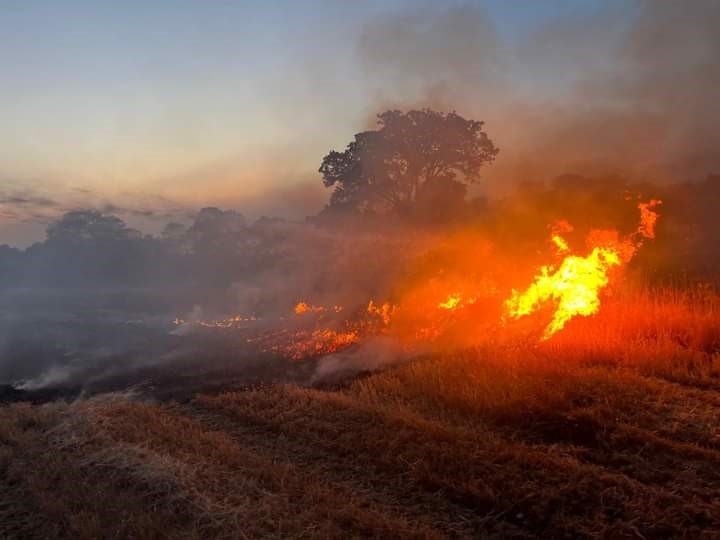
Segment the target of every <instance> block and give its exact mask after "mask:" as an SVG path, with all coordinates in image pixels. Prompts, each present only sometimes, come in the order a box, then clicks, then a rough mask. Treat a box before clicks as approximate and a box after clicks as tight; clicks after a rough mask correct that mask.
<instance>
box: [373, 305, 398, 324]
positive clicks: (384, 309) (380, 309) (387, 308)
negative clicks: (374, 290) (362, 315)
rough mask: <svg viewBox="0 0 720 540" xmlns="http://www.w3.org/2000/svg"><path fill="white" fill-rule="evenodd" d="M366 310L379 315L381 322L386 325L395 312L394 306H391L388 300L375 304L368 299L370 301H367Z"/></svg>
mask: <svg viewBox="0 0 720 540" xmlns="http://www.w3.org/2000/svg"><path fill="white" fill-rule="evenodd" d="M367 312H368V313H369V314H370V315H375V316H377V317H379V318H380V320H381V321H382V322H383V324H384V325H385V326H387V325H388V324H390V319H391V318H392V315H393V313H394V312H395V306H393V305H392V304H390V303H389V302H385V303H384V304H381V305H377V304H375V302H373V301H372V300H370V302H369V303H368V307H367Z"/></svg>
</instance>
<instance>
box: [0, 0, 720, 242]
mask: <svg viewBox="0 0 720 540" xmlns="http://www.w3.org/2000/svg"><path fill="white" fill-rule="evenodd" d="M78 4H82V2H80V3H78ZM135 7H136V8H138V9H137V12H135V13H134V15H132V16H130V15H128V14H127V13H125V14H122V15H121V14H117V13H114V11H113V10H112V9H109V8H108V9H107V10H101V9H99V8H97V7H91V6H85V11H83V12H82V13H83V17H84V18H82V19H81V18H78V17H75V18H73V14H75V15H77V13H75V11H77V9H78V6H74V7H72V8H71V7H70V6H67V10H68V13H62V8H61V7H59V6H58V7H56V8H50V7H48V6H42V5H41V4H39V3H34V2H28V3H27V5H26V6H25V7H22V8H21V7H17V6H16V7H14V8H13V9H11V10H9V11H8V12H7V13H6V15H7V17H6V25H7V28H5V30H6V31H4V32H3V33H4V34H5V35H7V36H8V43H7V46H5V47H3V52H2V58H3V60H4V61H5V63H6V65H8V66H10V67H9V69H8V70H6V72H5V73H4V74H3V76H2V77H3V85H2V86H3V89H2V91H0V108H2V109H5V110H6V112H7V113H8V114H7V115H4V117H5V119H6V120H5V121H4V122H3V126H2V127H0V178H2V179H3V186H2V187H3V189H2V192H1V193H0V211H1V215H0V242H3V241H4V242H8V243H11V244H16V245H27V244H28V243H30V242H31V241H34V240H39V239H41V238H42V231H43V230H44V225H45V224H46V223H47V222H48V221H49V220H50V219H51V218H55V217H57V216H59V215H60V214H61V213H62V212H63V211H65V210H67V209H70V208H78V207H93V208H97V209H99V210H104V209H105V210H115V212H116V213H118V214H120V215H121V216H122V217H123V218H124V219H126V220H128V221H129V222H130V223H131V224H132V225H133V226H135V227H136V228H139V229H141V230H143V231H148V232H155V233H156V232H158V230H159V228H161V226H162V225H161V224H160V221H162V219H164V218H166V217H169V216H170V215H172V218H171V219H173V220H178V219H181V218H183V217H184V218H185V219H184V220H185V221H186V222H187V221H188V219H189V217H188V216H189V215H191V214H192V212H193V211H194V210H195V209H197V208H198V207H202V206H208V205H213V206H223V207H235V208H238V209H240V210H242V211H243V213H245V214H247V215H249V216H252V217H259V216H260V215H263V214H270V215H280V216H283V217H290V218H293V219H298V218H302V217H303V215H304V214H307V215H311V214H314V213H316V212H317V211H318V210H320V209H321V208H322V206H323V204H324V202H325V201H326V197H327V193H325V192H323V190H322V188H321V187H319V182H318V184H316V185H315V186H314V187H311V186H313V182H314V181H316V179H317V175H316V172H315V171H316V169H317V166H318V163H319V160H320V157H321V156H322V155H323V154H324V153H325V152H326V151H327V150H328V149H330V148H332V147H334V148H336V149H342V148H343V147H344V145H345V144H346V143H347V141H348V140H349V138H350V135H351V134H352V133H355V132H357V131H359V130H361V129H363V128H364V127H369V126H372V125H374V116H375V114H377V113H378V112H381V111H382V110H385V109H387V108H389V107H397V108H400V109H403V110H407V109H408V108H412V107H419V106H431V107H433V108H435V109H439V110H448V109H456V110H457V111H458V112H460V113H461V114H463V115H465V116H467V117H471V118H477V119H481V120H485V121H486V122H487V131H488V133H489V135H490V136H491V137H492V138H493V140H494V141H495V142H496V143H497V145H498V146H499V147H500V148H501V153H500V155H499V156H498V159H497V160H496V162H495V163H494V164H493V165H492V166H491V167H489V168H488V169H487V170H486V171H485V174H484V176H485V180H486V184H485V186H484V187H481V188H480V189H481V190H484V191H486V192H489V193H496V194H497V193H506V192H507V190H508V186H509V185H511V184H514V183H517V182H521V181H527V180H547V179H549V178H552V177H554V176H557V175H559V174H564V173H580V174H586V175H588V174H591V175H592V174H607V173H617V174H621V175H623V176H627V177H630V178H631V179H632V180H636V181H675V182H678V181H685V180H688V179H691V180H698V179H703V178H704V177H705V176H706V175H707V174H711V173H717V172H718V171H719V170H720V163H718V161H719V160H720V157H718V153H717V152H716V151H715V148H714V145H715V143H714V141H715V140H716V138H717V136H718V133H717V130H718V127H717V126H718V125H720V107H719V106H718V104H717V100H716V98H715V95H714V89H715V88H716V87H717V84H718V82H719V80H720V68H718V63H717V61H716V58H717V57H718V54H720V38H718V33H717V32H716V28H717V26H718V23H720V5H718V3H717V2H713V1H712V0H698V1H695V2H690V3H680V2H672V1H666V0H660V1H649V0H647V1H637V2H632V3H628V2H609V3H605V2H603V3H601V2H597V1H593V0H588V1H585V2H564V1H562V2H554V3H535V2H519V3H505V2H496V1H491V0H489V1H486V2H470V1H467V2H453V3H450V4H444V5H437V4H435V3H430V2H421V3H417V2H403V1H397V2H393V3H390V4H385V3H383V4H382V5H380V4H374V3H367V4H365V5H364V6H362V7H360V6H356V7H352V8H351V7H345V8H342V7H340V6H338V5H331V4H324V3H319V4H318V5H315V6H314V7H313V8H311V7H310V6H305V8H303V9H301V8H300V6H293V7H289V6H285V7H284V8H283V9H285V11H288V10H289V11H288V13H287V16H288V17H291V18H292V17H295V19H294V20H295V23H294V25H293V26H292V27H291V29H290V30H288V27H287V25H288V22H287V20H285V19H282V18H281V19H274V17H275V15H276V13H275V10H276V9H277V6H275V7H267V8H264V9H259V11H257V12H256V13H254V15H255V16H256V17H257V20H258V21H266V23H267V24H265V23H262V24H263V28H264V33H263V34H262V35H261V34H258V33H257V31H256V30H254V29H248V31H247V32H245V33H243V32H237V31H236V29H235V28H234V27H233V31H232V32H230V27H228V23H230V22H231V21H238V20H241V19H242V20H247V15H248V14H247V13H242V12H241V10H239V8H234V7H228V6H226V7H223V8H218V10H217V11H216V12H213V10H207V12H203V13H202V14H198V13H195V12H194V10H195V9H196V8H195V7H191V6H189V5H188V6H184V7H180V8H179V9H178V11H177V12H176V13H175V14H174V15H173V16H172V17H170V18H167V17H165V16H164V15H163V14H161V13H159V12H157V11H155V10H154V8H152V7H142V8H141V7H140V6H139V5H138V6H135ZM247 9H250V8H247ZM253 9H254V8H253ZM310 14H312V15H313V17H309V15H310ZM58 17H60V18H62V20H64V21H66V22H67V26H66V27H62V28H60V27H57V25H56V23H55V20H56V19H57V18H58ZM160 19H162V21H163V25H167V28H168V34H166V35H163V36H160V37H157V35H156V33H155V32H153V31H152V30H153V29H154V28H155V25H156V23H158V22H159V21H160ZM190 20H197V21H199V22H200V23H202V24H200V25H199V26H197V27H195V28H194V29H192V30H191V29H190V27H189V26H188V24H189V21H190ZM110 21H116V24H114V25H113V31H112V32H111V33H109V34H107V35H105V36H99V35H97V34H96V32H97V29H98V28H103V26H104V25H108V24H109V22H110ZM270 21H273V22H272V23H271V22H270ZM87 24H90V25H91V26H87ZM19 28H25V29H26V31H24V32H23V33H18V29H19ZM131 29H132V30H131ZM27 30H30V35H29V36H28V32H27ZM73 31H74V33H70V32H73ZM131 31H132V33H133V36H134V38H133V40H128V39H125V37H127V36H128V35H129V32H131ZM35 34H37V35H35ZM238 35H244V37H242V38H240V37H234V36H238ZM33 36H34V37H35V38H36V39H34V40H33V39H32V37H33ZM183 36H185V37H188V36H192V37H195V38H197V39H199V40H200V42H202V43H203V46H202V47H200V48H198V49H196V50H188V49H187V48H186V46H185V45H181V43H182V39H181V38H182V37H183ZM288 37H290V38H291V42H292V44H293V46H292V50H289V49H287V46H286V45H282V44H283V43H287V41H288V40H287V38H288ZM281 38H282V39H281ZM82 39H95V42H96V43H95V46H94V47H91V48H88V47H83V48H81V49H78V48H77V45H78V43H79V41H78V40H80V42H81V40H82ZM253 40H255V41H253ZM31 42H32V43H31ZM150 44H152V47H150ZM143 46H147V47H149V50H151V51H152V54H150V55H149V56H148V58H147V62H146V63H143V62H140V61H138V60H137V58H139V56H138V54H137V50H136V49H135V47H143ZM328 50H332V51H333V54H332V55H329V54H327V51H328ZM251 51H252V52H251ZM97 55H104V56H100V57H102V59H103V62H102V63H98V60H99V58H100V57H99V56H97ZM248 55H255V56H254V58H255V59H254V60H250V58H249V56H248ZM21 58H26V59H29V60H27V61H25V63H23V62H22V61H21V60H20V59H21ZM211 58H212V59H215V60H213V61H210V59H211ZM238 58H243V59H244V60H243V62H245V63H244V64H243V63H242V62H240V61H239V60H237V59H238ZM28 62H30V63H28ZM32 62H34V63H32ZM52 62H56V63H57V62H61V63H64V64H65V67H66V70H67V72H68V73H75V74H76V75H77V78H76V82H75V83H74V84H70V82H68V81H67V80H64V79H62V78H60V75H59V74H58V72H57V71H56V70H51V69H47V70H44V71H40V70H39V69H38V68H42V66H44V65H46V64H48V63H52ZM239 62H240V63H239ZM48 65H49V64H48ZM159 65H160V66H164V69H163V70H160V71H158V70H156V69H154V68H153V66H154V67H157V66H159ZM263 65H265V66H270V65H274V66H276V67H278V69H277V70H273V71H272V73H273V75H271V74H269V72H268V71H266V70H265V69H264V68H262V67H261V66H263ZM189 66H190V67H192V68H193V69H192V70H189ZM89 68H91V69H89ZM151 68H152V69H151ZM240 73H242V77H240ZM280 74H282V76H281V75H280ZM283 76H284V77H285V78H286V79H284V80H283ZM199 81H204V82H203V84H200V83H199ZM108 83H114V87H113V89H112V90H109V89H108V86H107V85H108ZM83 85H84V86H83ZM121 85H123V86H124V87H125V88H126V90H127V91H126V92H125V93H124V94H122V95H114V94H113V93H114V92H117V88H120V87H121ZM181 88H182V89H184V90H183V92H180V90H179V89H181ZM128 92H130V93H128ZM101 96H106V97H105V98H102V97H101ZM106 98H107V99H106ZM110 98H112V99H110ZM80 104H83V105H82V106H81V105H80ZM81 118H82V119H85V121H83V122H79V121H78V119H81ZM91 141H92V142H91ZM13 179H14V180H13ZM12 185H19V186H20V187H19V188H11V189H10V188H8V186H12Z"/></svg>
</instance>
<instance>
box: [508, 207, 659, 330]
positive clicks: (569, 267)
mask: <svg viewBox="0 0 720 540" xmlns="http://www.w3.org/2000/svg"><path fill="white" fill-rule="evenodd" d="M659 204H661V201H658V200H654V199H653V200H651V201H649V202H647V203H640V204H639V205H638V208H639V210H640V225H639V226H638V229H637V231H636V232H635V233H634V235H631V237H632V236H634V237H637V236H639V237H640V238H639V239H638V240H635V241H634V242H633V240H631V239H626V240H623V241H618V240H617V237H618V235H617V232H616V231H593V232H591V233H590V235H589V236H588V241H589V243H590V244H591V248H592V251H591V252H590V254H589V255H587V256H585V257H581V256H579V255H568V256H566V257H565V258H564V259H563V261H562V263H561V264H560V265H559V267H558V268H557V269H555V267H554V266H552V265H546V266H542V267H541V268H540V272H539V274H538V275H537V276H536V277H535V280H534V281H533V283H532V284H531V285H530V286H529V287H528V288H527V289H526V290H525V291H524V292H522V293H520V292H518V291H516V290H514V289H513V291H512V295H511V296H510V298H509V299H508V300H506V302H505V312H506V316H507V317H510V318H513V319H519V318H520V317H523V316H525V315H529V314H531V313H533V312H535V311H537V310H538V309H539V308H540V307H541V306H542V305H543V304H545V303H546V302H548V301H550V300H552V301H554V302H555V312H554V314H553V318H552V320H551V322H550V324H548V326H547V327H546V328H545V331H544V333H543V336H542V338H543V339H548V338H550V337H551V336H552V335H553V334H555V333H556V332H558V331H560V330H562V329H563V327H564V326H565V324H566V323H567V322H568V321H569V320H570V319H572V318H573V317H575V316H577V315H582V316H584V317H587V316H589V315H593V314H595V313H597V312H598V310H599V309H600V297H599V293H600V291H601V290H602V289H604V288H605V287H606V286H607V285H608V283H609V280H610V277H609V271H610V269H611V268H612V267H615V266H620V265H621V264H623V263H625V262H628V261H629V260H630V259H631V258H632V256H633V255H634V254H635V252H636V251H637V249H638V248H639V247H640V246H641V245H642V241H643V239H645V238H654V237H655V224H656V223H657V218H658V214H657V212H656V211H655V207H656V206H658V205H659ZM552 240H553V242H554V243H555V245H556V246H558V248H559V251H558V252H559V253H560V252H565V251H568V250H569V247H568V244H567V242H565V240H564V239H563V238H562V237H561V236H560V235H558V234H556V235H553V237H552Z"/></svg>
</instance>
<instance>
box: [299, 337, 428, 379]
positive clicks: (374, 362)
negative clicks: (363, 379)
mask: <svg viewBox="0 0 720 540" xmlns="http://www.w3.org/2000/svg"><path fill="white" fill-rule="evenodd" d="M415 354H417V353H415ZM410 357H411V355H410V354H409V353H408V352H406V351H405V350H404V349H403V347H402V344H401V343H400V342H399V341H397V340H395V339H393V338H391V337H386V336H380V337H374V338H370V339H368V340H367V341H364V342H363V343H361V344H360V345H359V346H357V347H356V348H354V349H351V350H346V351H342V352H338V353H335V354H331V355H328V356H325V357H324V358H321V359H320V360H319V361H318V364H317V367H316V369H315V373H314V374H313V377H312V379H311V382H312V383H315V384H332V383H335V382H340V381H342V380H343V379H346V378H349V377H353V376H355V375H357V374H358V373H363V372H370V371H377V370H379V369H383V368H386V367H390V366H393V365H396V364H399V363H401V362H403V361H406V360H407V359H409V358H410Z"/></svg>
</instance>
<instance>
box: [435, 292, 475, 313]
mask: <svg viewBox="0 0 720 540" xmlns="http://www.w3.org/2000/svg"><path fill="white" fill-rule="evenodd" d="M476 300H477V299H476V298H475V297H470V298H468V299H466V300H464V299H463V296H462V295H461V294H460V293H452V294H450V295H449V296H448V297H447V299H446V300H445V301H444V302H440V303H439V304H438V305H437V307H439V308H440V309H446V310H448V311H452V310H455V309H461V308H464V307H465V306H466V305H469V304H474V303H475V301H476Z"/></svg>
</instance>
